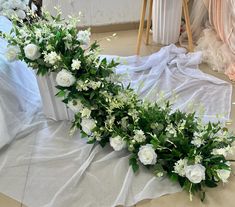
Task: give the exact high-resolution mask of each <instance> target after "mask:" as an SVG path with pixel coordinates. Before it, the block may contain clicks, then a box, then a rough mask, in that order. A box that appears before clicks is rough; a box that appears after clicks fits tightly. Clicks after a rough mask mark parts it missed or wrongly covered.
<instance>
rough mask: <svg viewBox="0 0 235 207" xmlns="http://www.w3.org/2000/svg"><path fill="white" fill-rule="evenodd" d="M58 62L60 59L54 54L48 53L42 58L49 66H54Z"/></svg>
mask: <svg viewBox="0 0 235 207" xmlns="http://www.w3.org/2000/svg"><path fill="white" fill-rule="evenodd" d="M59 60H61V57H60V56H59V55H58V54H57V53H56V52H50V53H49V54H45V56H44V61H45V62H46V63H49V64H51V65H54V64H55V63H56V62H58V61H59Z"/></svg>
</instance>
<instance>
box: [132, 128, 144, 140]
mask: <svg viewBox="0 0 235 207" xmlns="http://www.w3.org/2000/svg"><path fill="white" fill-rule="evenodd" d="M134 133H135V135H134V137H133V138H134V140H135V141H137V142H138V143H141V142H144V141H145V140H146V136H145V135H144V132H143V131H142V130H135V131H134Z"/></svg>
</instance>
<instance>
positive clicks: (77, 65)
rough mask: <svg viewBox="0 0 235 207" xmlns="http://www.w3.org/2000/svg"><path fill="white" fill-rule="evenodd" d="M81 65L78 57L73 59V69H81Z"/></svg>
mask: <svg viewBox="0 0 235 207" xmlns="http://www.w3.org/2000/svg"><path fill="white" fill-rule="evenodd" d="M80 66H81V61H79V60H77V59H76V60H73V62H72V65H71V67H72V70H79V68H80Z"/></svg>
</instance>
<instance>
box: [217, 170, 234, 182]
mask: <svg viewBox="0 0 235 207" xmlns="http://www.w3.org/2000/svg"><path fill="white" fill-rule="evenodd" d="M216 173H217V175H218V177H219V178H220V180H222V182H223V183H227V182H228V178H229V177H230V174H231V171H230V170H223V169H221V170H216Z"/></svg>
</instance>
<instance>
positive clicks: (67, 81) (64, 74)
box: [56, 69, 76, 87]
mask: <svg viewBox="0 0 235 207" xmlns="http://www.w3.org/2000/svg"><path fill="white" fill-rule="evenodd" d="M75 81H76V78H75V77H74V76H73V75H72V73H71V72H69V71H67V70H64V69H63V70H61V71H60V72H59V73H58V74H57V76H56V82H57V84H58V85H59V86H63V87H70V86H71V85H73V84H74V83H75Z"/></svg>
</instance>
